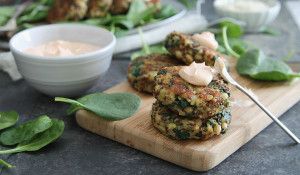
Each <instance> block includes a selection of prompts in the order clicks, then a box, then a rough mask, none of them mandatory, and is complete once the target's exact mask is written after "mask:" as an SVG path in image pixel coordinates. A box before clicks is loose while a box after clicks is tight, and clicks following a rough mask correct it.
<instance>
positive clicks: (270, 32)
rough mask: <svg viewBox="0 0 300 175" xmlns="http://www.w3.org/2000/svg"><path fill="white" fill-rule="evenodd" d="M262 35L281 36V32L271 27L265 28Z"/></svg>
mask: <svg viewBox="0 0 300 175" xmlns="http://www.w3.org/2000/svg"><path fill="white" fill-rule="evenodd" d="M261 33H262V34H267V35H272V36H278V35H280V34H281V33H280V31H279V30H277V29H275V28H271V27H264V28H263V29H262V30H261Z"/></svg>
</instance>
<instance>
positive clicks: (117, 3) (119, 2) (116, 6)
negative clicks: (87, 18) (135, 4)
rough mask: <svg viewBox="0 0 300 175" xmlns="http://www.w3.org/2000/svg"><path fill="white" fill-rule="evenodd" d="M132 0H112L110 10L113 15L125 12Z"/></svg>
mask: <svg viewBox="0 0 300 175" xmlns="http://www.w3.org/2000/svg"><path fill="white" fill-rule="evenodd" d="M131 1H132V0H113V3H112V6H111V7H110V12H111V13H112V14H114V15H119V14H125V13H126V12H127V11H128V10H129V7H130V4H131Z"/></svg>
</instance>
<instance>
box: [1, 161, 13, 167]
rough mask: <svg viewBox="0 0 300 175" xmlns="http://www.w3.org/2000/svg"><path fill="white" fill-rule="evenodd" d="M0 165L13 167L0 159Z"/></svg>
mask: <svg viewBox="0 0 300 175" xmlns="http://www.w3.org/2000/svg"><path fill="white" fill-rule="evenodd" d="M0 166H2V167H5V168H13V167H14V166H13V165H11V164H9V163H7V162H6V161H4V160H2V159H0Z"/></svg>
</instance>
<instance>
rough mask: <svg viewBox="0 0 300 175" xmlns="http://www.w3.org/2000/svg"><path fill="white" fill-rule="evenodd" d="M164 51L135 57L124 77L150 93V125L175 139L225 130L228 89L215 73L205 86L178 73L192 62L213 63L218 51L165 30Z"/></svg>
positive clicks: (204, 136) (201, 137)
mask: <svg viewBox="0 0 300 175" xmlns="http://www.w3.org/2000/svg"><path fill="white" fill-rule="evenodd" d="M165 47H166V48H167V50H168V51H169V52H170V54H169V55H167V54H153V55H148V56H143V57H138V58H137V59H135V60H134V61H132V63H131V64H130V65H129V68H128V80H129V82H130V84H131V85H132V87H134V88H135V89H137V90H138V91H142V92H148V93H152V94H153V95H154V97H155V98H156V102H155V103H154V104H153V106H152V111H151V120H152V123H153V126H154V127H155V128H157V129H158V130H159V131H160V132H161V133H162V134H163V135H166V136H168V137H170V138H173V139H177V140H186V139H198V140H206V139H209V138H211V137H213V136H216V135H220V134H223V133H225V132H226V131H227V129H228V126H229V124H230V121H231V111H230V89H229V87H228V84H227V82H226V81H225V80H223V78H222V77H221V76H220V75H219V74H218V73H216V74H213V79H212V81H211V82H210V83H209V84H208V85H207V86H197V85H193V84H190V83H188V82H187V81H186V80H184V79H183V78H181V76H180V75H179V72H180V70H181V69H182V68H183V66H185V65H189V64H190V63H192V62H194V61H195V62H198V63H203V62H204V63H205V64H206V65H208V66H213V65H214V62H215V59H216V58H218V57H219V54H218V53H217V52H216V51H215V50H213V49H211V48H209V47H206V46H203V45H201V44H199V43H198V42H197V41H196V40H193V39H192V36H191V35H186V34H182V33H178V32H173V33H171V34H169V35H168V36H167V38H166V41H165Z"/></svg>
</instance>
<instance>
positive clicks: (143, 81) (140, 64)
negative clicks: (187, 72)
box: [127, 54, 182, 93]
mask: <svg viewBox="0 0 300 175" xmlns="http://www.w3.org/2000/svg"><path fill="white" fill-rule="evenodd" d="M176 65H182V63H181V62H179V61H177V60H176V59H175V58H173V57H172V56H170V55H168V54H151V55H147V56H141V57H138V58H136V59H135V60H133V61H132V62H131V63H130V65H129V67H128V73H127V78H128V81H129V83H130V84H131V85H132V86H133V87H134V88H135V89H137V90H138V91H142V92H148V93H152V92H153V89H154V85H155V82H154V77H155V76H156V75H157V72H158V71H159V70H160V69H161V68H163V67H168V66H176Z"/></svg>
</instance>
